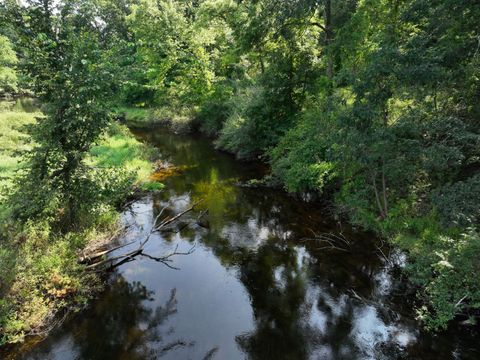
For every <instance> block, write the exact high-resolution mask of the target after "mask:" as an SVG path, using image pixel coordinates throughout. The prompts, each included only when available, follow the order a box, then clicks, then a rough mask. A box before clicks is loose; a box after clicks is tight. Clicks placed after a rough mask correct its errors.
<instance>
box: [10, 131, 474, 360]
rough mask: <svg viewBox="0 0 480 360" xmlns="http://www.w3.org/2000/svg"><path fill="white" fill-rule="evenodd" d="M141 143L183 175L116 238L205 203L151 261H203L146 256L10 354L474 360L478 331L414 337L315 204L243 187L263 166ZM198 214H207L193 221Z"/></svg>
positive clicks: (371, 256) (156, 138)
mask: <svg viewBox="0 0 480 360" xmlns="http://www.w3.org/2000/svg"><path fill="white" fill-rule="evenodd" d="M137 135H139V136H142V137H143V138H144V139H146V140H148V141H150V142H152V143H154V144H155V145H157V146H158V148H159V150H160V152H161V154H162V157H163V159H165V160H167V161H170V162H171V163H173V164H175V165H177V166H180V167H182V169H183V170H182V171H181V172H180V173H176V174H174V175H173V176H171V177H169V178H167V179H165V180H164V183H165V184H166V191H165V192H163V193H161V194H158V195H155V196H152V197H146V198H144V199H142V200H141V201H138V202H137V203H135V204H134V206H133V207H132V209H131V211H127V212H126V213H125V214H124V221H125V222H126V223H127V224H132V226H131V227H130V228H129V229H130V230H129V233H128V234H127V235H126V236H125V238H123V239H121V241H122V242H128V241H131V240H132V239H137V240H138V241H140V240H142V239H143V238H144V237H145V235H146V233H147V232H148V231H149V229H150V228H151V226H152V220H153V218H154V217H155V216H156V214H157V213H158V212H159V211H160V209H162V208H163V207H164V206H165V205H166V204H167V201H168V200H169V199H170V200H173V205H172V206H171V210H169V211H168V215H172V214H174V213H178V212H179V211H181V210H182V209H185V208H186V207H187V206H188V205H189V204H191V203H192V202H193V201H196V200H198V199H204V202H203V203H202V206H201V207H200V208H199V209H198V210H195V211H193V212H191V213H189V214H188V215H187V216H185V217H183V218H182V219H181V221H180V222H179V223H178V224H176V226H174V227H172V228H171V229H169V230H170V231H168V232H162V234H158V233H157V234H155V235H154V237H153V238H152V239H151V240H150V241H149V243H148V244H147V247H146V253H147V254H148V255H151V256H160V255H163V254H166V253H169V252H172V251H173V250H174V249H175V248H176V247H177V246H178V250H177V251H187V250H188V249H190V248H191V247H192V246H193V245H195V251H194V252H193V253H192V254H190V255H178V256H176V257H174V258H172V260H173V261H172V262H171V263H169V264H170V265H171V266H174V267H177V268H179V269H180V270H175V269H171V268H169V267H167V266H165V265H164V264H162V263H159V262H156V261H154V260H152V259H150V258H148V257H146V256H143V257H138V258H137V259H136V260H135V261H132V262H129V263H126V264H124V265H122V266H121V267H119V268H118V269H117V271H116V272H115V273H114V274H113V275H112V276H111V279H110V284H109V286H108V288H107V290H106V291H105V293H104V294H102V295H101V296H100V298H99V299H98V300H96V301H95V302H94V303H93V305H92V306H91V308H90V309H89V310H87V311H85V312H83V313H81V314H80V315H78V316H76V317H75V318H73V319H70V320H69V321H67V322H66V323H65V324H64V325H63V326H62V327H61V328H60V329H58V330H57V331H55V332H54V333H53V334H52V335H51V336H49V337H48V338H47V339H46V340H44V341H43V342H41V343H39V344H37V345H35V346H29V345H28V344H27V345H25V346H24V347H23V348H20V349H15V352H12V353H10V354H7V355H5V356H6V357H8V358H20V359H99V360H100V359H101V360H106V359H159V358H161V359H402V358H406V359H480V350H479V349H480V345H479V344H478V340H477V337H476V336H477V335H478V333H475V332H473V330H467V329H465V328H462V327H461V326H460V325H458V326H452V328H451V329H450V330H449V331H448V332H445V333H441V334H439V335H435V336H433V335H429V334H426V333H424V332H422V331H421V330H420V327H419V324H418V323H417V322H415V321H414V320H413V317H414V316H413V311H412V296H411V295H407V294H406V290H405V287H404V286H403V284H402V282H400V281H399V280H396V279H397V278H398V275H395V271H394V269H395V267H394V266H393V265H392V264H391V263H390V262H389V261H386V260H385V259H384V258H383V256H381V254H380V252H379V251H378V250H377V247H376V246H379V245H381V244H380V243H379V241H378V240H376V239H374V238H373V237H371V236H369V235H368V234H363V233H360V232H358V231H353V230H352V229H350V228H348V226H346V225H345V224H340V223H338V222H337V221H334V220H332V219H331V218H329V217H327V216H323V215H322V213H325V211H323V210H322V208H321V207H320V205H318V204H316V203H304V202H301V201H297V200H295V199H293V198H291V197H289V196H287V195H285V194H283V193H282V192H280V191H275V190H269V189H262V188H256V189H255V188H248V187H241V186H238V183H239V182H243V181H246V180H248V179H252V178H255V177H259V176H261V168H260V167H259V166H258V165H255V164H245V163H240V162H237V161H235V160H234V159H233V158H231V157H230V156H228V155H226V154H223V153H220V152H217V151H215V150H214V149H213V147H212V146H211V144H210V143H209V141H207V140H206V139H202V138H198V137H196V136H176V135H172V134H169V133H166V132H165V131H163V130H155V131H150V132H149V133H143V134H140V133H139V134H137ZM204 209H208V215H206V216H204V217H203V218H201V220H200V221H198V216H199V214H200V213H201V212H202V210H204ZM166 214H167V213H166ZM199 222H200V224H201V225H199V224H198V223H199ZM313 233H316V234H324V233H331V234H335V235H339V236H342V237H344V238H345V239H347V240H348V241H349V242H350V246H345V244H344V243H342V242H339V243H337V242H336V243H335V244H338V245H339V246H342V249H343V250H338V249H329V248H328V246H326V245H329V244H328V243H327V242H315V241H310V240H306V239H305V238H309V237H312V234H313ZM330 236H331V235H330ZM134 246H136V245H132V247H134ZM344 250H346V251H344ZM122 251H123V250H122ZM383 251H384V253H385V254H387V253H388V249H387V248H386V247H383ZM392 260H395V261H397V262H401V261H402V258H401V256H395V255H393V256H392ZM470 331H472V332H470ZM28 348H29V349H28Z"/></svg>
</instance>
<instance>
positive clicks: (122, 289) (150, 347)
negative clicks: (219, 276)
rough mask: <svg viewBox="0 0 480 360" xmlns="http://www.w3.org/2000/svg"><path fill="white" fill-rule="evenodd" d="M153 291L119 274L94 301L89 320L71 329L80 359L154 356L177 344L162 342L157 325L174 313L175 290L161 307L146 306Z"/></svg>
mask: <svg viewBox="0 0 480 360" xmlns="http://www.w3.org/2000/svg"><path fill="white" fill-rule="evenodd" d="M152 296H153V292H152V291H149V290H147V288H146V287H145V286H144V285H142V284H141V283H139V282H132V283H129V282H127V281H126V280H125V279H124V278H122V277H118V278H117V279H116V282H115V283H114V284H113V285H112V287H111V289H110V290H109V291H108V292H107V293H106V294H105V295H104V296H102V298H101V299H100V300H99V301H98V302H97V303H96V304H95V307H94V309H92V312H93V314H90V316H89V319H88V321H82V322H80V325H79V326H78V327H77V328H75V329H74V331H73V333H74V341H75V344H76V346H77V349H78V352H79V355H80V356H79V358H81V359H102V360H104V359H129V360H130V359H131V360H136V359H138V360H140V359H142V360H143V359H156V358H158V357H161V356H163V355H166V354H167V353H168V352H169V351H171V350H174V349H177V348H178V347H185V346H188V345H189V344H187V342H185V341H183V340H177V341H174V342H172V343H168V344H163V342H164V339H163V337H162V333H161V332H160V327H161V326H162V324H164V323H165V321H166V320H167V319H168V318H169V317H170V316H171V315H173V314H175V313H176V312H177V308H176V306H177V300H176V290H175V289H172V291H171V293H170V297H169V299H168V300H167V302H166V303H165V304H164V305H163V306H158V307H156V308H149V307H148V306H147V304H145V302H147V301H153V299H152Z"/></svg>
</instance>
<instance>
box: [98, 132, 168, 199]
mask: <svg viewBox="0 0 480 360" xmlns="http://www.w3.org/2000/svg"><path fill="white" fill-rule="evenodd" d="M90 153H91V155H92V157H91V159H90V161H91V162H92V164H93V165H95V166H99V167H116V168H122V169H124V170H125V171H128V172H134V173H135V174H136V185H138V186H139V187H140V188H142V189H145V190H159V189H161V188H163V185H162V184H161V183H159V182H152V181H151V179H150V176H151V174H152V173H153V170H154V167H153V162H152V161H151V160H152V159H153V157H154V156H155V150H154V149H153V148H151V147H149V146H147V145H145V144H143V143H141V142H140V141H138V140H136V139H135V138H134V137H133V136H132V135H131V134H130V133H129V130H128V129H127V128H126V127H125V126H122V125H118V124H114V125H112V127H111V129H110V131H109V132H108V134H107V135H106V136H105V137H104V138H103V139H102V141H101V142H100V143H99V144H98V145H96V146H94V147H93V148H92V149H91V151H90ZM153 183H155V184H153Z"/></svg>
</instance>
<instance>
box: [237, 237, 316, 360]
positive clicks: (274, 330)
mask: <svg viewBox="0 0 480 360" xmlns="http://www.w3.org/2000/svg"><path fill="white" fill-rule="evenodd" d="M240 271H241V274H240V276H241V280H242V282H243V283H244V285H245V286H246V288H247V290H248V292H249V293H250V296H251V299H252V307H253V308H254V315H255V321H256V328H255V330H254V331H253V332H251V333H248V334H245V335H240V336H238V337H237V342H238V343H239V345H240V347H241V348H242V349H243V350H244V351H245V352H246V353H247V354H248V355H249V358H252V359H302V358H305V357H306V354H307V353H306V351H307V345H308V344H306V334H305V332H306V330H307V328H305V326H303V325H302V319H303V317H304V316H305V315H306V314H304V308H303V306H302V304H303V301H304V298H305V291H306V284H305V278H304V277H303V272H302V269H301V268H299V266H298V265H297V262H296V252H295V250H294V249H292V248H288V247H283V246H280V245H278V244H277V245H275V244H272V243H270V244H268V246H262V247H261V248H260V249H259V250H258V252H256V253H254V252H251V253H249V255H248V256H246V257H245V258H244V259H243V261H242V264H241V267H240Z"/></svg>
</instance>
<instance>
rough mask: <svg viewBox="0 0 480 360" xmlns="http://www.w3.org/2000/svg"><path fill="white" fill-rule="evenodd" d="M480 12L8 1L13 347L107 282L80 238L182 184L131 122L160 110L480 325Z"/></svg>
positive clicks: (145, 122)
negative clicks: (390, 257) (363, 238)
mask: <svg viewBox="0 0 480 360" xmlns="http://www.w3.org/2000/svg"><path fill="white" fill-rule="evenodd" d="M479 19H480V3H479V2H478V1H477V0H428V1H427V0H338V1H331V0H290V1H282V0H75V1H73V0H61V1H53V0H25V1H14V0H3V1H2V2H0V97H2V98H4V99H5V100H4V101H2V102H0V170H1V174H0V186H1V192H0V345H1V344H11V343H18V342H22V341H24V339H25V337H26V336H28V335H32V334H33V335H35V334H40V333H42V332H43V331H45V329H48V328H49V326H50V324H52V323H53V322H54V320H53V319H55V318H56V317H57V316H58V314H65V313H66V312H78V311H81V310H82V309H84V308H85V306H86V305H87V304H89V303H90V301H91V300H92V299H93V298H95V296H96V295H97V294H98V293H99V292H101V291H102V289H103V288H104V287H105V281H104V280H103V279H102V276H101V275H100V274H99V273H98V272H92V271H89V269H88V266H85V264H82V263H80V262H78V261H77V257H78V253H79V252H80V251H82V250H84V249H85V248H88V247H89V246H91V244H92V243H95V242H98V241H101V240H99V239H103V241H106V239H111V238H112V236H113V235H112V234H116V233H118V219H119V216H120V212H121V209H122V207H123V206H124V205H125V204H126V203H127V202H128V201H130V200H132V199H134V198H135V197H136V196H138V194H140V193H141V194H146V193H152V192H159V191H166V190H165V189H167V190H168V184H167V185H165V184H163V180H162V179H160V180H158V179H154V178H152V177H151V176H150V174H151V173H152V172H154V170H155V166H156V165H155V164H156V162H155V161H156V160H157V159H158V156H159V155H158V153H157V152H158V151H157V150H156V149H155V148H154V147H152V146H151V145H149V144H147V143H144V142H142V141H139V140H138V139H137V138H135V137H134V136H133V135H132V134H131V132H130V131H129V128H130V127H134V128H137V129H151V128H152V127H153V128H154V127H155V126H160V127H167V128H168V129H170V130H169V131H172V132H174V133H178V134H187V133H201V134H203V135H202V136H203V137H207V138H208V139H211V141H212V142H213V144H214V146H215V148H216V149H218V150H220V151H222V152H227V153H229V154H233V155H234V156H235V157H236V159H238V161H239V164H240V163H241V164H243V163H245V162H252V161H254V162H261V163H263V164H264V166H266V167H267V168H268V171H267V173H266V174H265V175H264V176H263V177H262V178H261V179H257V180H254V181H253V180H252V181H251V183H250V185H251V186H252V187H253V186H260V187H265V188H268V189H271V188H273V189H282V191H285V192H287V193H289V194H291V196H292V197H294V198H299V199H306V198H311V197H313V198H315V199H317V200H315V202H314V204H316V205H315V211H318V212H319V213H322V212H323V213H325V212H327V213H328V214H329V216H331V217H333V218H334V219H337V220H338V219H341V221H346V222H348V223H349V224H350V226H352V227H353V228H354V229H361V231H363V232H368V233H370V234H374V236H376V237H378V238H379V239H382V241H385V242H386V243H388V246H389V247H391V248H392V249H395V251H400V252H401V253H402V254H405V255H406V257H405V261H404V263H403V264H401V266H400V267H401V275H400V276H401V277H402V278H404V279H405V281H406V282H407V283H408V286H409V287H410V288H411V289H413V291H414V294H415V300H414V301H413V302H414V309H415V310H414V311H415V317H416V319H417V321H419V323H420V324H421V325H420V326H421V327H422V328H424V329H426V330H427V331H430V332H441V331H444V330H445V329H447V328H448V326H449V325H450V324H451V322H452V321H455V319H461V320H463V321H464V323H466V324H468V325H469V326H472V327H477V328H478V323H477V321H478V318H479V315H480V277H479V273H480V228H479V224H480V205H479V204H480V26H479ZM15 99H28V100H25V101H26V103H28V105H30V106H32V107H34V108H35V109H34V110H32V111H24V110H19V109H17V108H16V106H15V105H14V104H15ZM239 166H240V165H239ZM212 211H213V210H210V213H212ZM211 216H213V215H211ZM339 221H340V220H339ZM332 256H334V255H332ZM359 297H361V296H359ZM264 358H266V357H264ZM292 358H296V357H292Z"/></svg>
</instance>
